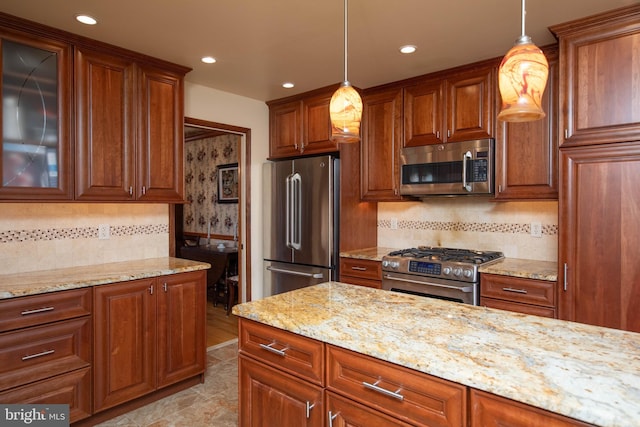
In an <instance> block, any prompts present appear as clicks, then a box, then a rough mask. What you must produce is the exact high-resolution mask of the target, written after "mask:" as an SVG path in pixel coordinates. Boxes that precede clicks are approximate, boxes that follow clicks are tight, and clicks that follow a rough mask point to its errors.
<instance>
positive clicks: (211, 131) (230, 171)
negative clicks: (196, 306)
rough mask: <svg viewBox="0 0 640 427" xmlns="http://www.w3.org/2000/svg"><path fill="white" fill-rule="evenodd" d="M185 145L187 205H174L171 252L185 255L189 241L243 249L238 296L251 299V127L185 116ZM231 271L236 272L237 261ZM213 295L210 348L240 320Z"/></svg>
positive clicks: (209, 314) (230, 333)
mask: <svg viewBox="0 0 640 427" xmlns="http://www.w3.org/2000/svg"><path fill="white" fill-rule="evenodd" d="M184 144H185V146H184V152H185V181H186V182H185V198H186V199H187V204H185V205H173V209H172V210H171V213H170V214H171V215H172V219H171V221H170V224H171V228H172V229H171V230H170V236H171V239H172V242H174V244H173V245H172V248H171V250H170V252H172V254H173V255H174V256H178V257H179V256H180V250H181V247H186V246H190V247H193V246H198V245H199V246H200V247H208V248H211V249H213V250H214V251H215V250H216V248H218V247H220V248H222V247H223V246H224V247H225V251H228V250H233V248H237V264H236V265H237V276H238V289H237V301H238V302H242V301H250V300H251V263H250V260H251V244H250V242H251V227H250V223H251V222H250V221H251V218H250V202H249V201H250V200H251V198H250V188H249V184H248V183H249V182H250V180H251V177H250V171H251V168H250V165H251V158H250V155H251V149H250V148H251V130H250V129H248V128H242V127H237V126H231V125H226V124H222V123H216V122H210V121H206V120H200V119H194V118H190V117H185V121H184ZM218 245H219V246H218ZM183 252H184V251H183ZM185 258H186V257H185ZM212 265H213V264H212ZM212 270H213V268H212ZM229 271H232V273H231V274H234V273H235V269H234V268H233V266H232V267H231V269H230V270H229ZM225 274H227V273H226V272H225ZM221 279H222V280H224V277H221ZM207 294H208V295H209V298H208V301H207V346H208V347H210V346H212V345H216V344H219V343H220V342H222V341H225V340H226V339H228V338H229V336H233V335H234V334H235V336H236V337H237V321H235V319H233V317H235V316H233V315H232V314H231V315H228V318H227V321H220V319H221V318H224V317H225V313H224V311H226V310H225V308H224V307H225V304H224V302H223V303H221V304H216V305H215V306H214V303H215V302H216V301H217V299H218V298H216V295H213V296H212V295H211V294H210V292H207ZM232 303H233V301H232V302H231V304H232ZM210 306H211V307H210ZM218 311H220V313H218ZM221 316H222V317H221Z"/></svg>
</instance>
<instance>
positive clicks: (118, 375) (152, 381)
mask: <svg viewBox="0 0 640 427" xmlns="http://www.w3.org/2000/svg"><path fill="white" fill-rule="evenodd" d="M155 283H156V282H155V279H142V280H134V281H130V282H124V283H118V284H113V285H102V286H96V287H95V289H94V299H95V300H94V323H95V325H94V359H93V367H94V395H93V399H94V400H93V401H94V404H93V408H94V411H95V412H98V411H101V410H104V409H107V408H110V407H112V406H116V405H117V404H119V403H123V402H126V401H129V400H132V399H134V398H136V397H138V396H142V395H143V394H146V393H149V392H152V391H154V390H155V388H156V366H157V363H156V296H155V293H156V292H157V291H158V290H157V289H156V286H155Z"/></svg>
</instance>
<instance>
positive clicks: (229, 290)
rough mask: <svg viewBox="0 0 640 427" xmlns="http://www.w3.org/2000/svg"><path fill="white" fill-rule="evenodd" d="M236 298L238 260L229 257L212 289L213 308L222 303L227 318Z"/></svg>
mask: <svg viewBox="0 0 640 427" xmlns="http://www.w3.org/2000/svg"><path fill="white" fill-rule="evenodd" d="M237 296H238V258H237V255H236V256H235V257H232V256H229V257H227V262H226V265H225V269H224V274H223V276H222V277H221V278H220V280H218V282H216V284H215V285H214V287H213V306H214V307H216V306H217V305H218V303H219V302H221V303H224V309H225V310H226V312H227V316H228V315H229V314H230V313H231V307H233V305H234V304H235V303H236V300H237V298H238V297H237Z"/></svg>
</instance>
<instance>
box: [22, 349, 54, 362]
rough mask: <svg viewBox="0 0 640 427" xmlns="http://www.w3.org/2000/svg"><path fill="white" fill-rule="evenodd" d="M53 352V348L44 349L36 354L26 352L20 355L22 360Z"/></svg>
mask: <svg viewBox="0 0 640 427" xmlns="http://www.w3.org/2000/svg"><path fill="white" fill-rule="evenodd" d="M53 353H55V350H45V351H43V352H40V353H36V354H27V355H26V356H22V360H30V359H35V358H36V357H42V356H46V355H47V354H53Z"/></svg>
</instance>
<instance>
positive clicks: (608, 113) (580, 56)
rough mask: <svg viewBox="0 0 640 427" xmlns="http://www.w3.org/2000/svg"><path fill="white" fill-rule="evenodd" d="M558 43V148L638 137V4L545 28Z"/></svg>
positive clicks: (639, 102) (639, 130) (639, 136)
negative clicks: (561, 135) (548, 28)
mask: <svg viewBox="0 0 640 427" xmlns="http://www.w3.org/2000/svg"><path fill="white" fill-rule="evenodd" d="M550 30H551V31H552V32H553V33H554V34H555V35H556V36H557V37H558V39H559V45H560V109H561V111H560V113H561V114H560V130H561V132H562V134H563V135H564V138H561V141H560V146H561V147H569V146H575V145H591V144H602V143H611V142H620V141H635V140H639V139H640V109H638V108H637V106H638V105H639V104H640V86H639V83H638V79H637V75H638V72H639V68H640V66H639V65H638V64H640V48H639V47H640V6H638V5H637V4H635V5H631V6H628V7H624V8H620V9H616V10H612V11H610V12H605V13H603V14H599V15H594V16H590V17H587V18H584V19H580V20H577V21H572V22H567V23H565V24H560V25H555V26H552V27H550Z"/></svg>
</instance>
